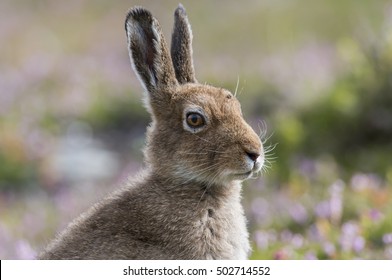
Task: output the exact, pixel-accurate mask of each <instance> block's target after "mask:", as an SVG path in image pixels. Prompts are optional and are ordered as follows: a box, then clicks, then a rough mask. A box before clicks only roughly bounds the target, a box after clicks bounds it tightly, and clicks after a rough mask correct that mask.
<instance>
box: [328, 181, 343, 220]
mask: <svg viewBox="0 0 392 280" xmlns="http://www.w3.org/2000/svg"><path fill="white" fill-rule="evenodd" d="M343 190H344V182H343V181H342V180H338V181H336V182H335V183H334V184H332V185H331V187H330V189H329V192H330V195H331V197H330V200H329V211H330V215H331V217H330V218H331V221H332V222H333V223H334V224H338V223H339V222H340V219H341V217H342V211H343Z"/></svg>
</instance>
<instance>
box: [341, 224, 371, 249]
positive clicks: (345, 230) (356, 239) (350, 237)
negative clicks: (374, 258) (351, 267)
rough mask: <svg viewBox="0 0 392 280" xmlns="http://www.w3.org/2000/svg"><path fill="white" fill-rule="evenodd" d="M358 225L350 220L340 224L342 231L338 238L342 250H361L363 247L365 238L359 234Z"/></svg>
mask: <svg viewBox="0 0 392 280" xmlns="http://www.w3.org/2000/svg"><path fill="white" fill-rule="evenodd" d="M359 234H360V227H359V225H358V224H357V223H355V222H353V221H350V222H347V223H345V224H343V226H342V233H341V236H340V239H339V242H340V246H341V248H342V251H343V252H351V251H354V252H356V253H359V252H361V251H362V250H363V249H364V247H365V239H364V238H363V237H362V236H360V235H359Z"/></svg>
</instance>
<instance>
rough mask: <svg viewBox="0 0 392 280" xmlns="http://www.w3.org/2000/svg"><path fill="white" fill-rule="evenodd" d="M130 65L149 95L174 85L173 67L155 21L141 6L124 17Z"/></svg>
mask: <svg viewBox="0 0 392 280" xmlns="http://www.w3.org/2000/svg"><path fill="white" fill-rule="evenodd" d="M125 30H126V32H127V37H128V50H129V56H130V58H131V63H132V66H133V68H134V70H135V72H136V73H137V74H138V76H139V79H140V80H141V81H142V83H143V85H144V86H145V88H146V89H147V91H148V92H149V93H150V94H153V93H154V92H157V91H159V90H162V89H165V88H170V87H173V86H175V85H177V84H178V83H177V80H176V77H175V73H174V68H173V65H172V62H171V59H170V54H169V51H168V49H167V46H166V42H165V39H164V37H163V34H162V31H161V28H160V26H159V23H158V21H157V20H156V19H155V18H154V17H153V16H152V15H151V13H150V12H149V11H147V10H145V9H143V8H141V7H135V8H133V9H131V10H129V12H128V15H127V17H126V20H125Z"/></svg>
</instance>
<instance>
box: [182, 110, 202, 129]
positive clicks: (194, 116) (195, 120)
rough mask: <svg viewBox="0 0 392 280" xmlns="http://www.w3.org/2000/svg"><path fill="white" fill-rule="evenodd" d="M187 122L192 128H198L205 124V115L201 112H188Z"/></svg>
mask: <svg viewBox="0 0 392 280" xmlns="http://www.w3.org/2000/svg"><path fill="white" fill-rule="evenodd" d="M186 123H187V124H188V125H189V126H190V127H192V128H198V127H201V126H203V125H204V124H205V121H204V117H203V116H202V115H200V114H199V113H188V114H187V115H186Z"/></svg>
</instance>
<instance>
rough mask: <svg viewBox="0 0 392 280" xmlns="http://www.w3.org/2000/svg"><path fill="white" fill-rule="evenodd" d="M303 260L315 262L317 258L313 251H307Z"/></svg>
mask: <svg viewBox="0 0 392 280" xmlns="http://www.w3.org/2000/svg"><path fill="white" fill-rule="evenodd" d="M304 259H305V260H317V259H318V258H317V256H316V254H315V253H314V252H313V251H308V252H306V253H305V256H304Z"/></svg>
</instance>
